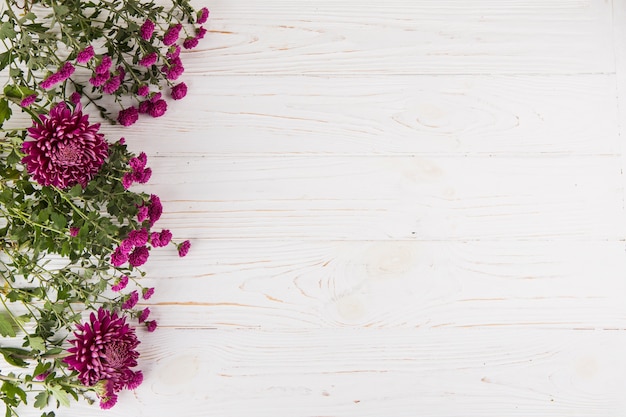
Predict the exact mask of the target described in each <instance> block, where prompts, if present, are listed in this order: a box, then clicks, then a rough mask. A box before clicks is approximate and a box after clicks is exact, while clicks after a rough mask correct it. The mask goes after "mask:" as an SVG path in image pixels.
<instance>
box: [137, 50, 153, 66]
mask: <svg viewBox="0 0 626 417" xmlns="http://www.w3.org/2000/svg"><path fill="white" fill-rule="evenodd" d="M156 61H157V54H156V53H155V52H151V53H149V54H148V55H146V56H144V57H143V58H141V59H140V60H139V65H141V66H142V67H149V66H152V65H154V63H155V62H156Z"/></svg>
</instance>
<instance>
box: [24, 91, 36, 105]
mask: <svg viewBox="0 0 626 417" xmlns="http://www.w3.org/2000/svg"><path fill="white" fill-rule="evenodd" d="M36 100H37V94H31V95H29V96H26V97H24V98H23V99H22V101H20V106H22V107H28V106H30V105H31V104H33V103H34V102H35V101H36Z"/></svg>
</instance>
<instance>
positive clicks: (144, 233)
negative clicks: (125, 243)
mask: <svg viewBox="0 0 626 417" xmlns="http://www.w3.org/2000/svg"><path fill="white" fill-rule="evenodd" d="M148 238H149V234H148V230H147V229H139V230H131V231H130V233H129V234H128V240H130V241H131V242H132V244H133V245H134V246H143V245H145V244H146V243H148Z"/></svg>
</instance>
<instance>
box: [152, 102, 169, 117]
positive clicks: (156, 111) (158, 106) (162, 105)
mask: <svg viewBox="0 0 626 417" xmlns="http://www.w3.org/2000/svg"><path fill="white" fill-rule="evenodd" d="M151 104H152V106H151V107H150V108H149V109H148V114H149V115H150V116H152V117H161V116H163V115H164V114H165V112H166V111H167V102H166V101H165V100H163V99H160V100H157V101H156V102H154V103H151Z"/></svg>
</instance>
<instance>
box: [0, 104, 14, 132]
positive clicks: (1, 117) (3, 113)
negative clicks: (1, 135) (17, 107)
mask: <svg viewBox="0 0 626 417" xmlns="http://www.w3.org/2000/svg"><path fill="white" fill-rule="evenodd" d="M12 113H13V112H12V111H11V108H10V107H9V101H8V100H7V99H6V98H3V99H2V100H0V127H2V125H3V124H4V122H5V121H7V120H9V118H10V117H11V114H12Z"/></svg>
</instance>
